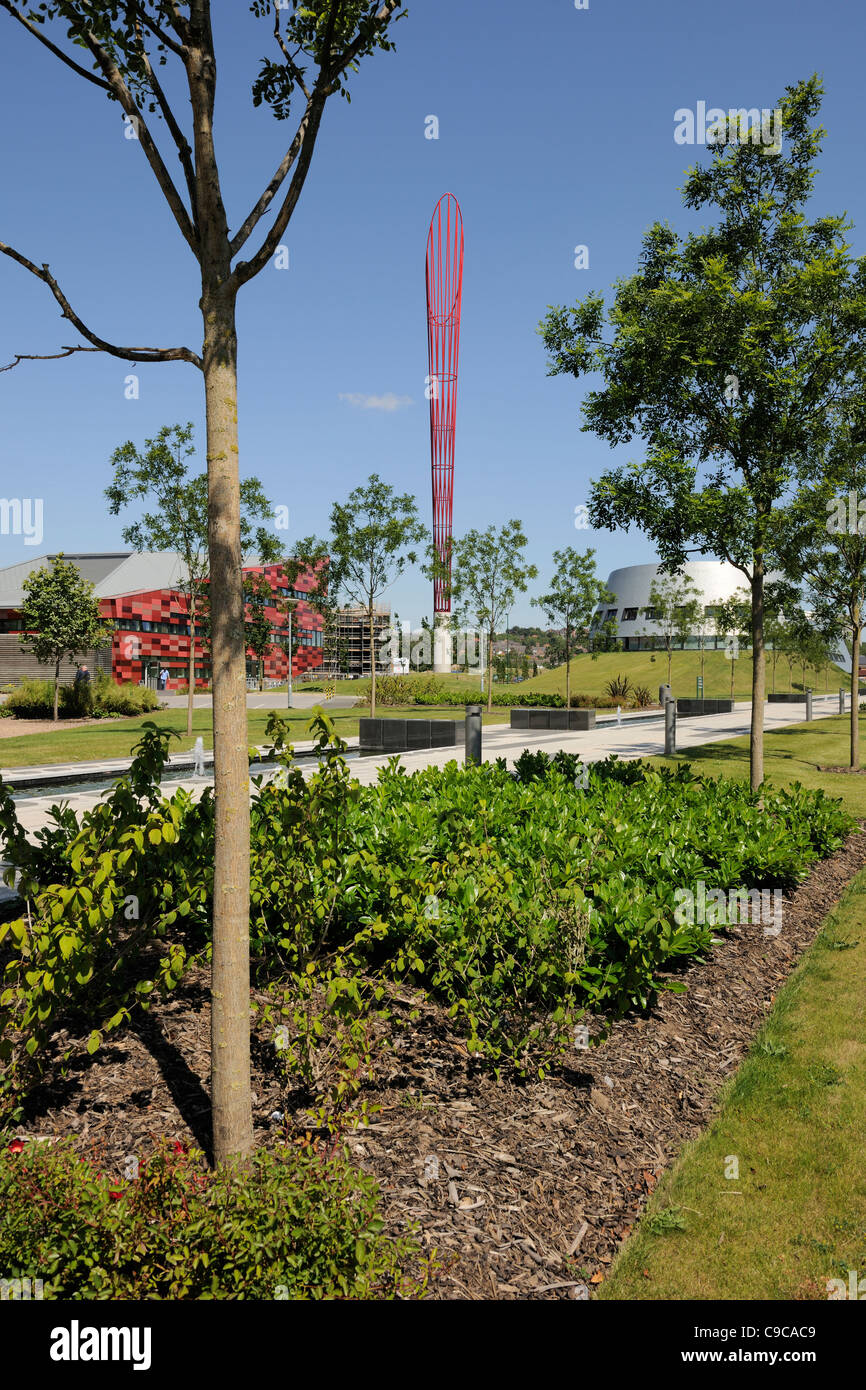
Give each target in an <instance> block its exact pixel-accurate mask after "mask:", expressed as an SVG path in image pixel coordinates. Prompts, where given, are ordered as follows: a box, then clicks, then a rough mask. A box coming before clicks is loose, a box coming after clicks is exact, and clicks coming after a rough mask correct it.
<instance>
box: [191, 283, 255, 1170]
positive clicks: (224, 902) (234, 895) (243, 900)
mask: <svg viewBox="0 0 866 1390" xmlns="http://www.w3.org/2000/svg"><path fill="white" fill-rule="evenodd" d="M226 279H227V276H225V278H223V277H219V276H215V277H214V280H213V282H212V283H211V284H210V285H208V284H207V283H206V284H205V287H204V290H203V294H202V313H203V316H204V326H205V341H204V377H205V399H206V409H207V463H208V550H209V555H210V611H211V628H212V640H211V659H212V668H213V740H214V793H215V803H216V810H215V814H216V824H215V837H214V889H213V973H212V1016H211V1076H212V1081H211V1086H212V1091H211V1096H212V1107H213V1147H214V1159H215V1161H216V1162H220V1161H224V1160H227V1159H237V1158H244V1157H246V1156H247V1155H248V1154H249V1153H251V1152H252V1149H253V1129H252V1104H251V1096H250V962H249V874H250V799H249V763H248V759H247V700H246V640H245V633H244V593H243V579H242V574H241V549H240V484H239V475H238V417H237V333H236V329H235V292H234V290H233V289H231V290H226V289H225V288H224V286H225V280H226Z"/></svg>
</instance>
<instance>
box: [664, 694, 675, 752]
mask: <svg viewBox="0 0 866 1390" xmlns="http://www.w3.org/2000/svg"><path fill="white" fill-rule="evenodd" d="M676 751H677V704H676V700H666V701H665V757H666V758H671V757H673V755H674V753H676Z"/></svg>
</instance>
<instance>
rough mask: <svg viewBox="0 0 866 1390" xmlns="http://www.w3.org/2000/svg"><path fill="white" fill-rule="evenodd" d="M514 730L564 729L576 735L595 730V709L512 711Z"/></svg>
mask: <svg viewBox="0 0 866 1390" xmlns="http://www.w3.org/2000/svg"><path fill="white" fill-rule="evenodd" d="M511 727H512V729H563V730H567V731H568V732H570V733H575V732H578V731H580V730H581V729H594V728H595V710H594V709H548V708H547V707H546V706H540V707H539V708H537V709H533V708H532V707H531V706H530V707H527V708H524V709H513V710H512V711H511Z"/></svg>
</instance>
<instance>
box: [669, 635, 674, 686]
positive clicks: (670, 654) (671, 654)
mask: <svg viewBox="0 0 866 1390" xmlns="http://www.w3.org/2000/svg"><path fill="white" fill-rule="evenodd" d="M673 658H674V654H673V651H672V649H671V647H670V645H669V646H668V685H670V683H671V662H672V661H673Z"/></svg>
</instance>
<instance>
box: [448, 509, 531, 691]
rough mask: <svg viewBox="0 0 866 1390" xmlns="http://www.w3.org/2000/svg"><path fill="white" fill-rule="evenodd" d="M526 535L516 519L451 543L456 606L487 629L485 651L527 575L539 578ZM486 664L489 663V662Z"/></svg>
mask: <svg viewBox="0 0 866 1390" xmlns="http://www.w3.org/2000/svg"><path fill="white" fill-rule="evenodd" d="M526 543H527V542H526V536H525V535H524V534H523V527H522V526H521V524H520V522H519V521H508V522H506V523H505V525H504V526H503V527H501V528H500V530H499V531H498V532H497V530H496V527H495V526H492V525H491V526H488V527H487V530H486V531H467V532H466V535H465V536H462V537H461V538H460V540H456V541H454V544H453V552H452V554H453V564H452V576H453V578H452V587H451V592H452V596H453V598H454V600H455V601H456V603H457V604H458V606H460V607H462V608H463V609H464V610H465V611H466V613H467V615H469V616H471V618H472V619H473V621H474V622H475V624H476V626H477V627H478V628H479V629H480V630H481V631H482V632H486V633H487V651H488V652H492V651H493V642H494V639H495V637H496V630H497V628H498V627H499V625H500V623H501V622H502V619H503V617H504V615H505V614H506V613H508V612H509V611H510V609H511V606H512V604H513V603H514V600H515V598H516V596H517V594H522V593H525V592H526V589H527V587H528V583H529V580H530V579H537V578H538V570H537V568H536V566H535V565H527V564H526V561H525V559H524V556H523V551H524V550H525V548H526ZM488 664H489V663H488ZM488 675H489V677H490V678H489V679H488V682H487V709H488V712H489V711H490V710H491V709H492V708H493V674H492V670H490V671H489V672H488Z"/></svg>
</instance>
